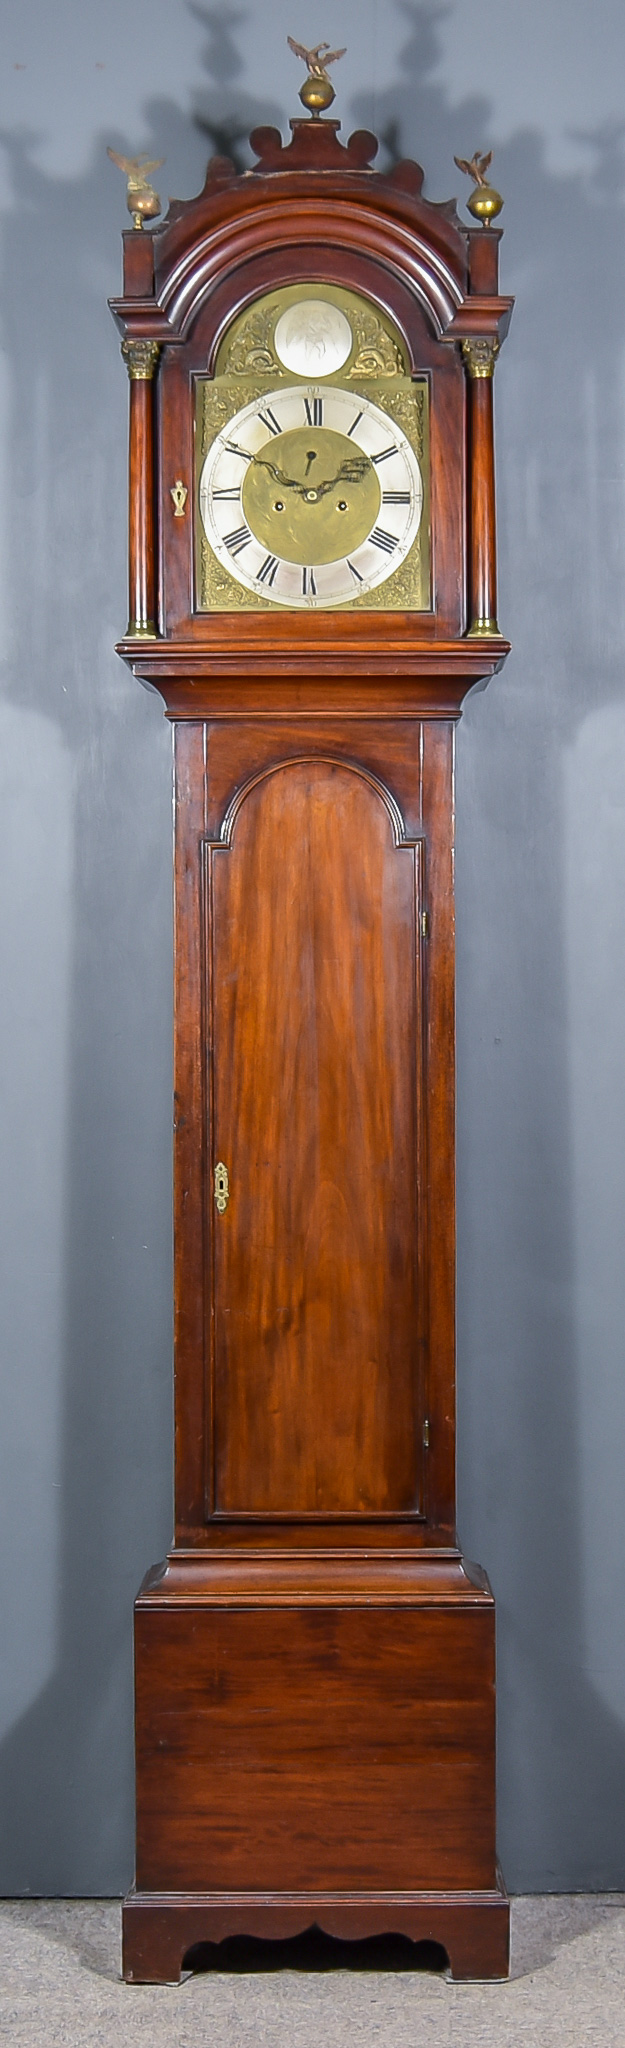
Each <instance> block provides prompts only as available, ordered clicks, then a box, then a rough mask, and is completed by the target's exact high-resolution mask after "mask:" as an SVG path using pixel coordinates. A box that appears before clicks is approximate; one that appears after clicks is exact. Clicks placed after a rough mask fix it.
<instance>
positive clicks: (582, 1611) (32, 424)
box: [0, 0, 625, 1894]
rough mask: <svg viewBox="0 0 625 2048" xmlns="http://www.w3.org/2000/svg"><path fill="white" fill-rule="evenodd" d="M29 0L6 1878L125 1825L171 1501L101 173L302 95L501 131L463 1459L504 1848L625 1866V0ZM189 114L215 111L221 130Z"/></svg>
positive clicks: (146, 819)
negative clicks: (509, 293) (311, 63)
mask: <svg viewBox="0 0 625 2048" xmlns="http://www.w3.org/2000/svg"><path fill="white" fill-rule="evenodd" d="M478 12H479V33H476V10H475V9H474V8H467V7H466V4H465V0H451V4H449V5H447V6H445V7H442V8H440V9H439V8H437V7H435V6H433V5H430V4H417V0H414V4H413V0H395V4H393V0H386V4H384V0H340V4H335V0H325V5H324V7H321V8H320V7H319V5H318V4H317V0H315V4H314V5H313V0H274V4H273V6H272V7H271V9H269V8H267V9H263V8H259V7H258V5H257V4H256V5H254V4H253V0H248V4H247V6H246V5H245V4H241V5H240V6H238V7H237V6H234V5H233V4H232V0H226V4H223V5H221V6H219V7H214V8H209V7H204V6H201V5H195V4H191V0H106V4H105V0H55V6H54V7H53V8H50V7H49V6H48V5H47V0H11V4H10V5H9V6H8V7H7V8H6V9H5V25H4V27H3V31H2V39H1V40H2V71H1V77H0V89H1V93H2V101H3V106H2V112H1V114H0V124H1V128H2V143H3V148H2V162H3V166H4V168H3V172H2V183H1V186H0V202H1V205H2V231H3V241H4V266H3V281H2V340H3V356H2V382H1V386H0V400H1V404H0V430H1V432H2V439H3V483H2V491H1V493H0V521H1V525H2V540H1V543H0V618H1V625H2V639H1V645H2V652H3V675H2V692H3V693H2V699H1V702H0V741H1V759H0V774H1V776H2V800H1V802H0V839H1V849H0V862H1V874H2V883H3V890H2V897H3V925H4V931H3V960H4V969H3V979H2V997H1V1013H0V1055H1V1068H2V1075H3V1112H2V1114H3V1139H2V1145H3V1161H4V1165H3V1173H2V1191H1V1197H0V1200H1V1211H2V1213H1V1218H0V1249H1V1254H2V1259H3V1262H4V1263H5V1273H4V1279H3V1285H2V1304H1V1315H2V1323H3V1340H4V1341H3V1346H2V1367H3V1393H2V1411H1V1412H2V1448H1V1454H0V1455H1V1464H2V1470H1V1485H0V1517H1V1525H2V1526H1V1531H0V1584H1V1587H2V1596H3V1613H4V1619H3V1643H4V1660H3V1669H2V1689H1V1697H0V1738H1V1748H0V1765H1V1772H2V1802H3V1819H2V1831H1V1851H0V1888H1V1889H3V1890H4V1891H6V1892H21V1891H31V1892H43V1893H45V1892H61V1893H96V1894H97V1893H115V1892H118V1891H121V1890H123V1889H124V1888H125V1886H126V1885H127V1883H128V1881H129V1879H130V1876H131V1867H132V1709H131V1605H132V1598H133V1594H134V1592H135V1590H136V1588H137V1586H138V1583H139V1581H140V1579H141V1577H142V1574H143V1572H144V1570H145V1568H146V1566H147V1565H148V1564H149V1563H151V1562H152V1561H153V1560H154V1559H156V1558H157V1557H159V1556H160V1555H162V1553H163V1551H164V1549H165V1548H166V1546H167V1543H168V1540H169V1536H170V1524H171V1366H170V1353H171V1248H170V1237H171V1223H170V1122H171V1118H170V1056H171V1032H170V1011H171V911H170V818H171V812H170V735H169V730H168V728H167V726H166V724H165V723H164V721H163V718H162V715H161V712H160V706H159V703H158V701H157V700H156V699H155V698H153V697H150V696H148V695H146V694H144V693H143V692H142V691H141V689H140V688H139V687H138V686H137V685H136V684H135V683H133V681H132V680H131V678H129V676H128V675H127V673H126V671H125V669H124V668H123V667H122V665H121V664H120V662H119V661H118V659H117V657H116V656H115V654H114V652H113V643H114V640H115V638H116V637H117V636H118V635H119V633H120V631H121V630H122V629H123V627H124V625H125V619H126V610H125V605H126V591H125V549H126V512H125V500H126V408H127V386H126V374H125V371H124V369H123V366H122V364H121V362H120V359H119V353H118V343H117V339H116V335H115V331H114V328H113V324H112V322H111V319H110V316H109V314H108V312H107V308H106V296H107V294H108V293H110V292H115V291H116V290H117V289H118V286H119V274H120V244H119V235H120V230H121V228H122V226H123V225H124V222H125V211H124V203H123V201H124V189H123V184H122V180H121V178H120V177H119V175H118V173H116V172H115V171H114V170H113V168H112V166H111V165H110V164H109V162H108V160H107V158H106V154H105V145H106V143H107V142H111V143H112V144H113V145H116V146H117V147H118V148H119V149H122V150H124V151H126V152H128V153H133V152H134V151H136V150H139V149H144V150H146V151H149V153H150V154H151V155H154V156H165V157H166V159H167V162H166V167H165V169H164V171H162V172H161V173H160V175H159V178H158V179H157V183H159V184H160V189H161V191H162V192H163V193H164V195H166V194H167V193H168V192H175V193H176V194H177V195H180V196H183V197H188V196H190V195H191V194H192V193H193V192H195V191H196V190H197V189H198V188H199V186H200V184H201V182H202V177H203V170H204V164H205V159H206V156H207V154H208V153H209V148H210V147H211V146H212V145H213V144H216V145H217V146H218V147H223V146H224V139H227V137H228V136H229V137H230V139H231V140H234V142H235V145H238V144H239V143H240V138H241V136H242V134H245V133H246V132H247V129H248V128H249V126H251V125H253V124H254V123H255V122H257V121H259V120H263V121H264V120H272V121H273V120H275V121H277V122H278V123H279V124H281V125H283V126H284V125H285V123H286V119H287V117H288V115H289V114H292V113H294V112H297V111H298V105H297V98H296V94H297V88H298V85H299V83H300V74H299V71H298V67H297V66H296V65H295V63H294V61H293V59H292V58H291V56H290V55H289V53H288V51H287V49H286V43H285V37H286V32H287V29H290V30H291V31H292V32H293V33H295V34H296V35H299V36H300V37H302V39H303V40H304V41H312V40H314V39H316V38H318V37H319V36H321V35H327V36H328V37H329V38H330V39H331V40H332V41H333V42H346V43H347V44H348V55H347V57H346V58H345V59H344V60H343V63H342V65H341V67H340V73H339V72H337V74H336V83H337V87H338V89H339V104H338V108H337V111H338V112H339V114H340V116H341V118H342V121H343V132H344V134H345V133H348V132H349V130H350V128H351V127H352V126H358V125H363V124H364V125H368V126H373V127H374V128H376V129H377V131H378V132H379V133H381V134H383V135H384V136H385V137H386V142H387V148H388V149H389V150H390V151H391V152H392V151H394V150H396V149H398V148H399V149H400V150H401V151H402V152H404V153H407V154H413V155H416V156H417V157H418V158H419V159H420V160H421V161H422V162H423V163H424V164H425V166H426V173H427V190H428V193H429V195H430V196H431V197H433V198H446V197H448V196H449V194H450V192H453V191H456V192H457V193H458V192H459V191H460V187H461V184H462V180H461V178H460V175H459V173H457V172H456V171H455V169H454V165H453V155H454V152H456V153H458V154H459V155H464V154H471V153H472V151H473V150H474V149H475V148H476V147H480V148H486V147H487V146H489V145H490V144H491V143H494V144H495V145H496V152H497V153H496V163H495V170H496V179H497V182H498V183H499V184H500V185H501V188H502V190H503V192H504V194H505V200H506V206H505V213H504V216H503V219H504V224H505V228H506V239H505V242H504V256H503V288H504V289H505V290H513V291H515V292H516V294H517V309H516V313H515V316H514V320H513V324H512V329H511V333H510V337H509V340H508V342H507V344H506V348H505V351H504V354H503V356H502V359H501V362H500V364H499V366H498V370H497V378H496V408H497V433H498V466H499V521H500V556H501V579H500V581H501V596H500V620H501V624H502V627H503V629H504V630H505V631H506V632H507V633H509V635H510V637H511V639H512V641H513V643H514V653H513V655H512V657H511V659H510V661H509V663H508V666H507V669H506V671H505V673H504V675H503V676H502V677H501V678H500V679H499V680H497V681H495V683H494V684H493V685H492V686H491V687H490V688H489V690H488V691H487V692H486V693H482V694H479V695H476V696H475V697H474V698H473V699H472V700H471V701H470V702H469V704H468V706H467V708H466V712H465V716H464V719H463V722H462V725H461V727H460V731H459V740H458V934H459V959H458V983H459V986H458V1037H459V1052H458V1084H459V1088H458V1093H459V1110H458V1192H459V1308H458V1323H459V1362H458V1371H459V1395H460V1433H459V1472H460V1489H459V1490H460V1531H461V1536H462V1540H463V1543H464V1546H465V1549H466V1550H467V1551H468V1552H469V1554H472V1555H473V1556H475V1557H477V1558H479V1559H480V1560H481V1561H482V1562H483V1563H484V1564H485V1565H486V1566H487V1568H488V1570H489V1572H490V1574H491V1578H492V1581H493V1585H494V1588H495V1592H496V1594H497V1597H498V1603H499V1706H500V1751H499V1754H500V1844H501V1855H502V1861H503V1865H504V1869H505V1873H506V1876H507V1879H508V1882H509V1884H510V1886H511V1887H512V1888H513V1889H516V1890H519V1889H522V1888H528V1889H542V1888H555V1889H566V1888H575V1887H593V1886H598V1887H606V1888H609V1887H623V1886H624V1885H625V1827H624V1822H625V1727H624V1720H625V1627H624V1621H623V1609H622V1557H623V1550H624V1537H625V1505H624V1489H623V1470H624V1467H625V1376H624V1373H623V1343H624V1337H623V1331H624V1326H625V1316H624V1307H625V1257H624V1253H623V1244H622V1216H623V1195H624V1193H625V1144H624V1138H625V1128H624V1125H625V1114H624V1090H623V1042H624V1025H625V946H624V941H625V886H624V885H625V786H624V775H623V751H624V745H625V701H624V692H623V653H624V648H625V603H624V591H625V473H624V468H625V465H624V456H625V359H624V340H623V336H624V331H625V323H624V317H623V316H624V310H625V216H624V209H623V193H624V189H625V181H624V170H623V164H624V157H623V147H624V138H625V122H624V121H623V118H622V115H621V108H622V104H623V90H622V81H623V77H624V76H625V12H624V11H623V9H622V7H621V5H620V4H618V0H592V4H591V0H524V5H523V6H522V7H520V6H519V7H510V6H509V7H505V6H504V7H503V8H502V7H501V4H500V0H481V4H480V8H479V11H478ZM209 131H210V138H212V142H211V141H209Z"/></svg>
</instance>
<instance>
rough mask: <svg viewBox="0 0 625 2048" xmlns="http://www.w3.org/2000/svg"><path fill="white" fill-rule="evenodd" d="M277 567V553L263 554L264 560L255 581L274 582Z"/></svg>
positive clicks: (278, 564) (278, 563)
mask: <svg viewBox="0 0 625 2048" xmlns="http://www.w3.org/2000/svg"><path fill="white" fill-rule="evenodd" d="M279 567H280V562H279V558H278V556H277V555H265V560H264V562H263V563H262V564H261V567H260V569H259V571H258V578H257V581H258V582H259V583H269V584H273V583H275V580H276V575H277V572H278V569H279Z"/></svg>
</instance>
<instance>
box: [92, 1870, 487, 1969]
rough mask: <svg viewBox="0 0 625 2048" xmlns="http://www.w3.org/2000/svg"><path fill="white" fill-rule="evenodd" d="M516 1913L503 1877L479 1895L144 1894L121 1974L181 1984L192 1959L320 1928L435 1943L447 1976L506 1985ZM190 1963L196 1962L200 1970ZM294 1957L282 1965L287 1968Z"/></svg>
mask: <svg viewBox="0 0 625 2048" xmlns="http://www.w3.org/2000/svg"><path fill="white" fill-rule="evenodd" d="M509 1921H510V1907H509V1902H508V1898H507V1895H506V1892H505V1889H504V1886H503V1883H502V1880H501V1877H500V1874H499V1872H497V1878H496V1883H495V1885H494V1887H493V1889H492V1891H481V1892H478V1891H476V1892H453V1891H449V1892H396V1893H393V1892H360V1893H355V1892H352V1893H349V1892H343V1893H341V1892H265V1893H263V1892H187V1893H183V1892H178V1893H176V1892H170V1893H167V1892H137V1891H135V1890H134V1889H133V1890H132V1891H131V1892H129V1893H128V1897H127V1898H126V1899H125V1900H124V1906H123V1915H122V1922H123V1964H122V1974H123V1976H124V1977H125V1979H126V1982H127V1983H128V1984H179V1983H180V1981H181V1978H182V1975H183V1970H184V1969H185V1968H189V1966H190V1965H189V1962H188V1961H187V1960H186V1959H187V1958H188V1957H189V1955H190V1951H191V1950H193V1949H197V1948H198V1947H199V1946H201V1945H202V1944H204V1943H207V1942H211V1943H217V1942H222V1941H225V1940H226V1939H227V1937H228V1936H229V1935H233V1934H234V1935H236V1934H239V1935H246V1936H249V1935H252V1936H255V1937H256V1939H260V1940H264V1941H284V1940H288V1939H289V1937H290V1936H293V1935H296V1934H302V1933H304V1932H305V1931H306V1930H307V1929H308V1928H311V1927H315V1928H319V1929H320V1930H321V1932H322V1933H323V1934H329V1935H332V1936H334V1938H335V1939H337V1940H339V1941H350V1942H351V1941H363V1940H366V1939H367V1937H368V1936H370V1935H376V1934H377V1935H380V1934H404V1935H407V1936H408V1939H409V1940H410V1941H413V1942H415V1943H416V1942H424V1941H427V1942H437V1943H438V1944H439V1945H440V1947H441V1948H443V1949H444V1950H445V1953H446V1955H447V1959H448V1963H449V1973H450V1976H451V1977H452V1978H453V1979H454V1980H455V1981H456V1982H459V1981H461V1980H462V1979H465V1980H469V1979H485V1978H491V1979H492V1978H505V1977H507V1976H508V1972H509V1963H510V1938H509ZM193 1960H194V1959H193V1957H192V1958H191V1964H192V1963H193ZM286 1961H287V1958H286V1957H285V1964H286Z"/></svg>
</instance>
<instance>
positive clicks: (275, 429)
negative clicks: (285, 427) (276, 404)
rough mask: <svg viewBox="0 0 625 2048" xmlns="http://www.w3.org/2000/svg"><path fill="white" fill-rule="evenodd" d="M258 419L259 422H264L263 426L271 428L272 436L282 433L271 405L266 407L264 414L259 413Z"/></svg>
mask: <svg viewBox="0 0 625 2048" xmlns="http://www.w3.org/2000/svg"><path fill="white" fill-rule="evenodd" d="M258 417H259V420H262V423H263V426H264V427H268V428H269V432H270V434H281V433H282V428H281V426H280V421H279V420H277V419H276V415H275V412H272V410H271V406H270V405H268V406H266V408H265V411H264V412H259V415H258Z"/></svg>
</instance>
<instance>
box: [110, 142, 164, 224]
mask: <svg viewBox="0 0 625 2048" xmlns="http://www.w3.org/2000/svg"><path fill="white" fill-rule="evenodd" d="M106 154H107V156H110V159H111V163H112V164H117V168H118V170H119V171H123V173H124V177H125V178H126V179H127V181H128V182H127V189H126V205H127V207H128V212H129V213H131V214H132V225H133V228H142V227H143V223H144V220H157V219H158V215H159V213H160V210H161V202H160V199H159V196H158V192H155V191H154V186H153V185H151V184H150V182H149V179H148V171H159V170H160V167H161V164H164V162H165V158H164V156H159V157H157V158H155V161H154V163H150V161H149V159H148V157H146V156H118V154H117V150H116V149H107V152H106Z"/></svg>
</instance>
